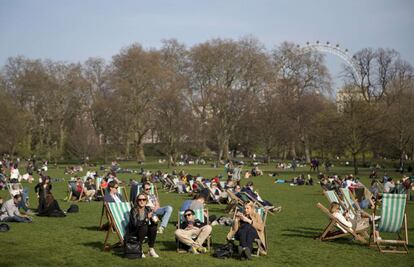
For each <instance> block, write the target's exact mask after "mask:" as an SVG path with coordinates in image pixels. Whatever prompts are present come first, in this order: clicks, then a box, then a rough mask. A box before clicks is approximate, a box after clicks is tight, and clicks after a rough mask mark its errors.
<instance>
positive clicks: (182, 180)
mask: <svg viewBox="0 0 414 267" xmlns="http://www.w3.org/2000/svg"><path fill="white" fill-rule="evenodd" d="M18 164H19V161H16V162H10V161H7V162H5V161H2V166H1V167H2V168H1V169H2V175H3V176H2V177H3V179H4V178H5V177H6V176H5V175H4V174H5V173H4V170H8V171H9V172H10V175H9V177H7V178H6V179H7V180H8V182H9V184H10V185H11V186H10V188H8V189H9V192H10V194H11V198H10V199H9V200H7V201H4V200H3V199H2V198H0V206H1V209H0V221H2V222H27V223H31V222H33V218H32V215H34V214H35V213H34V212H33V211H32V210H30V209H29V208H28V201H29V197H28V196H29V194H28V191H27V188H23V187H20V186H19V185H21V184H20V181H21V176H20V174H19V169H18ZM45 164H46V165H45ZM35 166H36V162H35V161H33V160H30V161H28V163H27V168H26V169H27V170H28V171H30V172H28V174H29V175H30V176H31V177H32V178H31V180H27V182H32V181H33V173H34V171H35V170H36V167H35ZM44 166H46V168H43V167H44ZM242 168H243V165H241V164H236V165H233V163H232V162H230V161H229V162H228V163H227V164H225V169H224V171H225V174H226V175H227V177H226V178H224V177H223V176H222V175H217V176H214V177H212V178H211V179H208V178H205V177H202V176H201V175H199V174H197V175H192V174H189V173H186V172H184V171H179V172H177V171H175V170H174V171H172V173H165V172H162V171H156V172H151V171H148V170H144V169H143V168H141V170H140V171H139V172H137V173H139V174H140V175H141V180H140V181H136V180H135V179H131V180H130V182H129V186H130V188H131V190H130V191H131V193H130V201H131V203H133V206H132V208H131V210H130V214H129V223H128V226H127V228H126V234H125V238H124V239H125V240H129V239H131V238H134V239H135V240H136V241H137V242H138V243H140V244H142V243H143V241H144V239H145V238H147V240H148V242H147V243H148V247H149V249H148V254H147V255H148V256H150V257H154V258H158V257H159V255H158V253H157V251H156V248H155V246H156V238H157V235H158V234H164V232H165V229H166V228H167V227H168V225H169V223H170V219H171V215H172V213H173V207H172V206H171V205H168V204H167V205H161V202H160V199H159V197H158V194H157V192H155V191H154V184H156V183H161V184H162V185H163V187H164V188H166V189H167V190H173V191H176V192H177V193H180V194H188V195H189V196H191V197H192V198H191V199H188V200H185V201H184V202H183V203H182V205H181V207H180V212H181V214H182V215H181V217H180V218H179V222H178V225H177V228H176V230H175V231H174V237H175V239H176V240H177V241H178V242H179V244H180V246H181V248H183V249H185V250H187V251H188V252H190V253H193V254H200V253H206V251H207V248H206V246H205V243H206V242H207V241H208V240H209V237H210V236H211V235H212V234H213V227H212V226H214V225H217V224H222V225H228V226H231V228H230V231H229V233H228V234H227V236H226V242H230V243H231V242H234V240H238V241H239V245H238V246H237V254H238V255H239V258H240V259H251V255H252V252H253V243H254V241H255V240H260V241H261V242H259V248H258V251H259V252H260V254H262V255H265V254H266V249H267V248H266V247H265V246H266V242H265V240H264V239H265V236H264V222H263V220H262V217H261V216H260V215H259V214H258V213H257V212H256V209H257V208H258V207H262V208H263V209H264V210H266V211H268V212H272V213H273V212H279V211H280V210H281V207H277V206H275V205H274V204H273V203H271V202H270V201H268V200H266V199H263V198H262V197H261V196H260V195H259V193H258V192H257V190H256V189H255V186H254V183H253V181H251V180H250V179H248V180H247V182H246V183H245V184H244V185H242V179H241V178H242V177H244V178H250V176H251V175H253V176H261V175H263V172H262V171H261V170H260V169H259V168H258V166H254V168H253V169H252V170H251V171H246V172H245V173H248V174H249V175H246V174H245V175H243V171H242ZM117 170H118V171H119V170H121V168H120V166H119V164H118V163H117V162H113V163H112V165H111V167H110V169H109V170H108V171H107V172H106V174H105V175H103V176H100V175H99V174H98V172H97V171H91V170H88V171H87V172H86V175H85V176H83V177H80V176H75V177H73V179H72V181H70V182H69V184H70V186H71V187H70V190H71V196H72V198H73V199H77V200H81V199H83V200H86V201H92V200H97V201H100V200H103V201H104V202H108V203H110V202H125V201H126V195H123V194H120V192H119V190H118V189H119V187H120V186H126V184H125V183H123V182H122V181H121V180H120V179H119V178H118V177H117V172H116V171H117ZM36 172H37V173H38V174H39V177H40V178H39V182H38V183H37V184H36V185H35V186H34V191H35V193H36V196H37V199H38V205H37V209H36V215H37V216H48V217H65V216H66V212H64V211H62V209H61V208H60V207H59V203H58V201H57V200H56V199H55V198H54V195H53V193H52V188H53V186H52V182H51V178H50V177H49V176H47V175H46V173H47V162H43V163H42V167H41V168H39V169H38V170H37V171H36ZM318 180H319V183H320V185H321V187H322V188H323V189H324V190H335V191H337V192H338V194H340V190H339V189H340V188H349V189H351V190H353V191H354V192H357V191H358V190H359V189H361V188H363V189H364V190H362V196H359V195H358V194H356V195H357V196H358V201H359V204H360V206H361V207H362V208H369V207H370V200H372V198H376V197H377V196H378V194H379V193H381V192H384V193H394V192H395V193H399V192H402V191H403V190H409V189H410V188H411V187H412V186H413V184H412V182H411V181H412V179H410V178H409V177H407V176H404V177H403V178H402V179H401V180H399V181H396V182H395V181H394V180H393V178H391V177H389V176H384V178H383V180H382V181H378V180H377V179H373V180H372V184H371V187H370V188H366V187H365V186H364V185H363V184H362V183H360V181H359V179H358V178H357V177H354V176H353V175H347V176H345V177H339V176H337V175H333V176H327V175H323V174H320V175H319V176H318ZM289 182H291V184H294V185H305V184H308V185H313V183H314V182H313V179H312V178H311V176H310V175H308V176H307V177H306V178H305V176H304V174H301V175H299V176H297V177H294V178H293V179H292V180H291V181H289ZM365 190H366V191H365ZM366 192H369V194H366ZM230 194H232V195H235V196H236V197H237V198H238V199H239V200H240V201H241V202H242V203H243V204H242V206H238V207H237V208H236V209H234V213H233V215H231V216H230V218H228V217H223V216H222V217H220V218H217V216H215V215H211V214H208V212H207V211H206V209H205V204H206V203H228V204H230V203H231V201H232V198H231V195H230ZM73 199H72V200H73ZM68 200H70V199H68ZM199 210H202V211H203V214H202V217H201V218H200V217H197V216H196V212H197V211H199ZM339 210H340V208H339V204H338V203H331V206H330V212H331V213H332V214H333V215H334V216H335V217H336V218H337V219H338V220H340V221H341V222H342V223H343V224H344V225H347V226H348V227H352V228H353V229H359V228H361V227H366V224H367V218H362V219H361V218H359V219H358V220H355V219H354V218H350V217H349V216H348V215H347V214H342V213H341V212H340V211H339ZM101 228H102V229H107V230H111V229H110V225H109V224H106V225H104V226H103V227H101ZM140 253H141V254H140V256H139V257H145V255H146V254H144V253H142V250H141V252H140Z"/></svg>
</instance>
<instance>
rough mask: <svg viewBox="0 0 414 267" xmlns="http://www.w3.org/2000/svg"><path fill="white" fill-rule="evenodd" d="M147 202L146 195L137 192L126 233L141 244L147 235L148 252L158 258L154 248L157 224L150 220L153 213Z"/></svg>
mask: <svg viewBox="0 0 414 267" xmlns="http://www.w3.org/2000/svg"><path fill="white" fill-rule="evenodd" d="M147 202H148V198H147V195H145V194H143V193H140V194H138V196H137V198H136V199H135V207H133V208H132V209H131V212H130V215H129V224H128V227H127V230H128V231H127V234H128V235H134V236H136V237H137V238H138V241H139V242H140V243H141V244H142V243H143V241H144V238H145V237H146V236H147V237H148V246H149V251H148V254H149V255H150V256H151V257H154V258H158V257H159V256H158V254H157V253H156V252H155V249H154V245H155V239H156V237H157V224H156V223H155V222H153V221H152V217H153V215H154V214H153V212H152V211H151V208H149V207H146V205H147ZM142 257H143V258H144V257H145V255H144V254H142Z"/></svg>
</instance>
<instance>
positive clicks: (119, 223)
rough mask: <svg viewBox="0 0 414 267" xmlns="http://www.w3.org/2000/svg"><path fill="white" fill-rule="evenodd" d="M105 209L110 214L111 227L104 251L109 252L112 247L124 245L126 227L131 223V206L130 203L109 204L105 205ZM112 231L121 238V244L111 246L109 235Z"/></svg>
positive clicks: (107, 234)
mask: <svg viewBox="0 0 414 267" xmlns="http://www.w3.org/2000/svg"><path fill="white" fill-rule="evenodd" d="M105 207H106V210H107V213H108V219H109V225H110V227H109V229H108V230H107V232H106V237H105V241H104V251H109V250H110V249H111V248H112V247H114V246H117V245H122V244H123V242H124V236H125V232H126V227H127V225H128V223H129V213H130V211H131V204H130V203H129V202H119V203H116V202H107V203H105ZM112 229H114V230H115V233H116V234H117V236H118V238H119V242H117V243H115V244H114V245H109V244H108V238H109V234H110V233H111V232H112Z"/></svg>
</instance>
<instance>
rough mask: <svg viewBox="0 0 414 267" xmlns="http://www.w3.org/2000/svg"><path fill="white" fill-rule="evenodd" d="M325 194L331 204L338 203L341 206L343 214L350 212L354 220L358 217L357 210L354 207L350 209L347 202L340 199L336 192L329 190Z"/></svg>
mask: <svg viewBox="0 0 414 267" xmlns="http://www.w3.org/2000/svg"><path fill="white" fill-rule="evenodd" d="M323 193H324V194H325V196H326V198H327V199H328V201H329V203H332V202H336V203H338V204H339V207H340V210H341V212H342V213H345V211H349V212H350V215H351V217H352V218H354V217H355V216H356V213H355V210H354V209H353V208H352V207H349V206H348V203H347V202H344V201H342V199H340V198H339V196H338V194H337V193H336V192H335V190H327V191H324V192H323Z"/></svg>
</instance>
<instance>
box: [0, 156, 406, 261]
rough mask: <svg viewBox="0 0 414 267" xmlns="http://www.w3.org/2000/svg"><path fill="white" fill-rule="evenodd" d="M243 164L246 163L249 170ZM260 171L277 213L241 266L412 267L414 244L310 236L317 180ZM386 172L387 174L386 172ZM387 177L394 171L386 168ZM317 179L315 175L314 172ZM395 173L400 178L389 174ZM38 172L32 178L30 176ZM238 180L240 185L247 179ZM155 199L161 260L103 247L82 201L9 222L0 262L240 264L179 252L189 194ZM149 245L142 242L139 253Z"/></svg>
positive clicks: (93, 211) (193, 169) (261, 187)
mask: <svg viewBox="0 0 414 267" xmlns="http://www.w3.org/2000/svg"><path fill="white" fill-rule="evenodd" d="M121 166H122V167H125V168H126V167H128V168H134V169H138V168H140V167H141V165H140V166H138V165H135V164H134V163H131V162H125V163H121ZM142 167H144V168H145V169H150V170H153V171H155V170H158V169H161V170H166V166H165V165H159V164H157V163H155V162H151V163H148V164H145V165H142ZM247 168H249V167H245V168H244V169H247ZM261 168H262V169H264V170H265V175H264V176H261V177H255V178H253V179H252V180H253V181H254V183H255V187H256V189H257V190H258V191H259V193H260V194H261V195H262V197H263V198H264V199H268V200H269V201H271V202H273V203H274V204H275V205H281V206H282V207H283V210H282V212H281V213H279V214H275V215H269V216H268V220H267V236H268V245H269V255H268V256H264V257H259V258H254V259H253V260H252V261H251V262H243V263H242V264H243V265H246V266H275V265H293V266H298V265H302V266H303V265H309V266H315V265H317V266H328V265H332V264H335V265H339V266H350V265H356V266H361V265H364V266H373V265H378V266H391V265H394V266H413V263H414V255H413V253H414V249H413V245H412V243H410V244H409V250H410V252H409V254H408V255H397V254H380V253H379V252H378V251H377V250H376V249H374V248H369V247H368V246H363V245H360V244H359V243H357V242H355V241H352V240H350V239H349V238H344V239H341V240H336V241H331V242H321V241H318V240H314V236H316V235H318V234H319V233H320V232H321V231H322V230H323V228H324V227H325V226H326V224H327V223H328V219H327V217H326V216H325V215H324V214H323V213H322V212H321V211H320V210H319V209H318V208H317V207H316V203H318V202H321V203H323V204H324V205H325V206H327V205H328V203H327V200H326V199H325V197H324V196H323V195H322V191H321V188H320V186H319V185H318V184H316V185H314V186H299V187H293V186H289V184H275V183H274V178H273V177H270V176H268V173H269V172H270V171H271V170H273V169H272V167H271V166H262V167H261ZM176 169H177V170H181V169H184V170H186V171H187V172H189V173H191V174H193V175H195V174H198V173H199V174H201V175H203V176H205V177H209V178H210V177H212V176H213V175H216V174H221V173H223V169H222V168H220V169H214V168H211V167H209V166H207V165H204V166H185V167H177V168H176ZM307 171H308V169H307V168H299V169H297V171H296V172H292V171H289V170H288V171H278V172H279V178H282V179H289V178H291V177H293V176H294V175H297V174H299V173H301V172H304V173H305V174H307V173H308V172H307ZM351 171H352V169H351V168H345V167H340V168H334V169H333V172H336V173H338V174H345V173H350V172H351ZM389 173H390V172H389ZM49 175H50V176H51V177H53V178H65V179H66V180H68V179H69V178H70V176H69V175H64V174H63V166H59V168H51V169H50V170H49ZM391 175H393V174H392V173H391ZM312 176H313V178H314V180H316V179H315V173H312ZM367 176H368V170H367V169H363V170H362V172H361V176H360V177H362V180H363V182H364V183H365V184H366V185H367V184H368V183H369V181H368V178H367ZM119 177H120V178H121V180H123V181H125V182H128V181H129V179H130V178H136V179H140V177H138V175H137V174H120V175H119ZM394 177H399V176H398V175H397V174H394ZM36 178H37V177H36ZM245 181H246V180H245V179H242V184H244V183H245ZM23 185H24V186H25V187H28V188H29V190H30V200H31V207H32V208H36V205H37V203H36V198H35V194H34V190H33V188H34V185H35V184H28V183H24V184H23ZM66 188H67V183H66V182H54V183H53V190H52V192H53V193H54V195H55V197H56V199H58V200H59V204H60V205H61V208H62V209H64V210H66V209H67V208H68V207H69V205H70V204H71V203H70V202H65V201H63V199H64V198H65V196H66ZM159 193H160V199H161V204H164V205H166V204H169V205H172V206H173V208H174V211H173V215H172V217H171V220H170V224H169V226H168V228H167V229H166V231H165V232H164V234H162V235H158V236H157V242H156V250H157V252H158V254H159V255H160V258H159V259H153V258H149V257H147V258H145V259H142V260H128V259H124V258H122V255H121V254H120V253H117V252H114V251H112V252H103V251H102V248H103V241H104V238H105V232H102V231H97V226H98V224H99V219H100V216H101V211H102V202H91V203H86V202H80V203H77V204H78V205H79V208H80V212H79V213H75V214H68V216H67V217H66V218H42V217H36V216H35V217H34V223H32V224H17V223H10V226H11V230H10V231H9V232H7V233H1V234H0V244H1V247H0V251H1V252H2V253H1V256H0V266H1V267H5V266H136V265H142V266H196V265H197V266H236V265H240V264H241V262H240V261H238V260H235V259H226V260H220V259H215V258H213V257H212V256H210V255H191V254H177V253H176V251H175V249H176V246H175V239H174V230H175V226H174V224H175V223H176V221H177V210H178V208H179V207H180V205H181V203H182V202H183V201H184V200H186V199H188V197H187V196H186V195H184V194H183V195H179V194H177V193H166V192H165V191H164V190H162V189H159ZM0 196H2V197H3V198H5V199H8V192H7V191H5V190H3V191H0ZM208 208H209V212H210V214H216V215H218V216H220V215H223V209H224V208H225V205H217V204H209V205H208ZM407 216H408V229H409V237H408V239H409V241H410V242H412V241H411V240H414V227H413V224H414V202H409V204H408V206H407ZM228 230H229V227H224V226H214V227H213V246H218V245H220V244H224V242H225V236H226V234H227V232H228ZM111 241H112V242H113V243H115V242H116V241H117V238H116V235H115V234H112V235H111ZM146 250H147V247H146V245H144V251H146Z"/></svg>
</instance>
